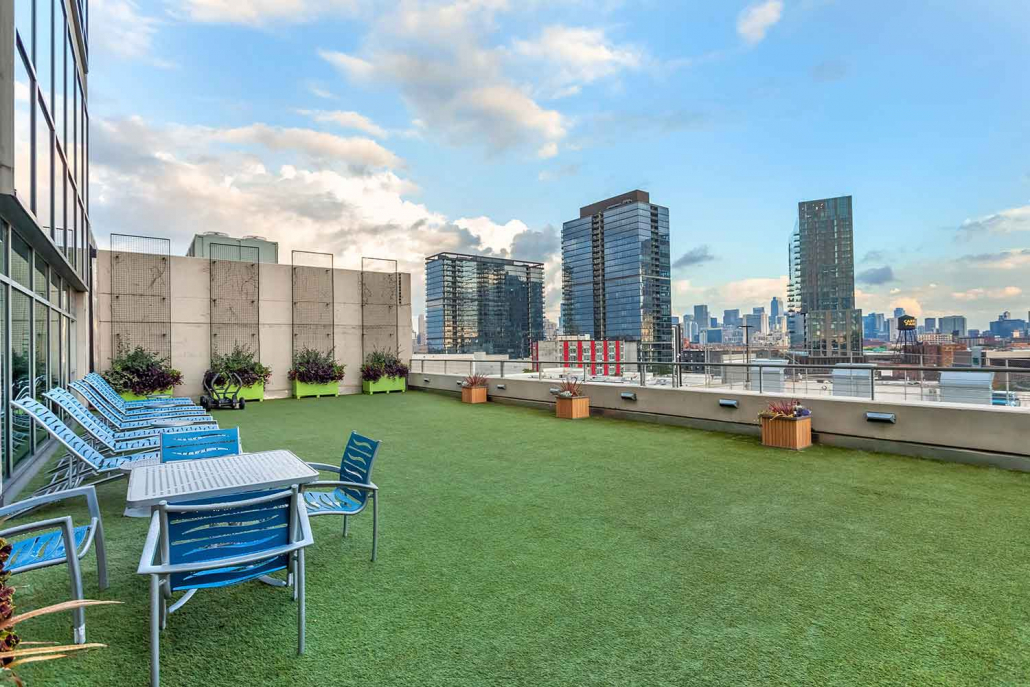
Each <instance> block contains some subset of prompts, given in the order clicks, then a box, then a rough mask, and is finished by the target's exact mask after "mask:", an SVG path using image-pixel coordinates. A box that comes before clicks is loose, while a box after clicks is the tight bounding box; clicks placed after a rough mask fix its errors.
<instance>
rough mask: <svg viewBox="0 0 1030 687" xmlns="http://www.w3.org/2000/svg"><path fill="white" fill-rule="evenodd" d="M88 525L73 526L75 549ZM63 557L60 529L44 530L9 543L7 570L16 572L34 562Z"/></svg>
mask: <svg viewBox="0 0 1030 687" xmlns="http://www.w3.org/2000/svg"><path fill="white" fill-rule="evenodd" d="M89 527H90V526H89V525H84V526H82V527H76V528H75V549H76V551H78V549H79V547H81V546H82V542H83V541H85V539H86V535H87V534H89ZM64 559H65V554H64V537H63V536H61V531H60V530H57V531H54V532H46V533H44V534H40V535H39V536H36V537H28V538H25V539H20V540H18V541H16V542H14V543H13V544H11V557H10V558H8V559H7V570H9V571H10V572H18V570H19V569H20V568H24V567H26V566H29V565H33V564H35V563H44V562H46V561H63V560H64Z"/></svg>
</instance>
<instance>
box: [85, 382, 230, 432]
mask: <svg viewBox="0 0 1030 687" xmlns="http://www.w3.org/2000/svg"><path fill="white" fill-rule="evenodd" d="M68 386H69V387H71V388H72V389H73V390H74V391H75V392H77V393H78V394H79V395H80V396H82V397H83V398H84V399H86V400H87V401H88V402H89V404H90V405H91V406H93V407H94V408H96V409H97V412H99V413H100V415H101V416H102V417H103V418H104V420H109V421H110V422H111V423H112V426H113V427H114V429H117V430H119V431H124V430H127V429H139V426H131V423H139V422H142V423H146V425H152V424H154V423H155V422H166V421H174V420H184V421H190V422H196V421H197V420H196V418H198V417H200V418H203V419H205V420H210V418H211V416H210V415H207V414H206V413H205V412H204V409H203V408H201V407H200V406H182V407H179V408H158V409H145V408H136V409H133V410H130V411H121V410H118V409H117V408H115V406H114V405H112V404H111V402H110V401H108V400H107V399H105V398H104V397H103V396H102V395H101V394H100V393H99V392H98V391H97V390H96V389H94V388H93V387H91V386H90V385H88V384H86V383H85V382H83V381H82V380H81V379H80V380H76V381H74V382H71V383H70V384H69V385H68Z"/></svg>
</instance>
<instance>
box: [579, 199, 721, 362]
mask: <svg viewBox="0 0 1030 687" xmlns="http://www.w3.org/2000/svg"><path fill="white" fill-rule="evenodd" d="M670 274H671V266H670V254H669V209H668V208H666V207H662V206H660V205H654V204H652V203H651V199H650V196H649V195H648V194H647V193H646V192H644V191H631V192H629V193H624V194H622V195H619V196H615V197H614V198H609V199H607V200H602V201H600V202H597V203H593V204H591V205H587V206H584V207H582V208H580V211H579V217H578V218H576V219H574V220H570V221H568V222H565V223H564V224H563V225H562V321H563V325H564V333H565V334H566V335H573V336H588V337H590V338H591V339H595V340H613V339H614V340H622V341H637V342H640V350H639V355H640V358H641V360H653V361H672V360H673V359H674V358H673V341H672V339H673V332H672V290H671V282H670ZM703 315H704V316H705V318H707V313H703ZM695 317H696V315H695Z"/></svg>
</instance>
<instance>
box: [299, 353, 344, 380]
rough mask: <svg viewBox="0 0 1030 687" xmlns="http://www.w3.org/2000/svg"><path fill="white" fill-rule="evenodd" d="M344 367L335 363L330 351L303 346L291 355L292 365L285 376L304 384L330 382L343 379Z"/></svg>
mask: <svg viewBox="0 0 1030 687" xmlns="http://www.w3.org/2000/svg"><path fill="white" fill-rule="evenodd" d="M345 367H346V366H345V365H338V364H337V363H336V359H335V358H333V353H332V351H330V352H328V353H323V352H322V351H316V350H314V349H312V348H304V349H302V350H301V351H300V352H299V353H297V354H296V355H294V356H293V367H291V368H290V371H289V372H288V373H286V376H287V377H289V378H290V379H291V380H292V381H296V382H302V383H304V384H330V383H332V382H339V381H342V380H343V374H344V368H345Z"/></svg>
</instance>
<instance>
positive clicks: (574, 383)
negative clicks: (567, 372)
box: [554, 377, 590, 420]
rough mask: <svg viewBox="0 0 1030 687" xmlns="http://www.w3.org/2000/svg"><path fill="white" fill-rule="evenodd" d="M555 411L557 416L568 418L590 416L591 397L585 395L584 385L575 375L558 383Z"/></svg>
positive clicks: (574, 418)
mask: <svg viewBox="0 0 1030 687" xmlns="http://www.w3.org/2000/svg"><path fill="white" fill-rule="evenodd" d="M554 412H555V415H556V416H557V417H560V418H563V419H566V420H582V419H583V418H587V417H590V399H589V398H587V397H586V396H584V395H583V387H582V386H581V385H580V383H579V380H577V379H576V378H575V377H567V378H566V379H565V380H564V381H562V383H561V384H559V385H558V400H557V401H556V402H555V404H554Z"/></svg>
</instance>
